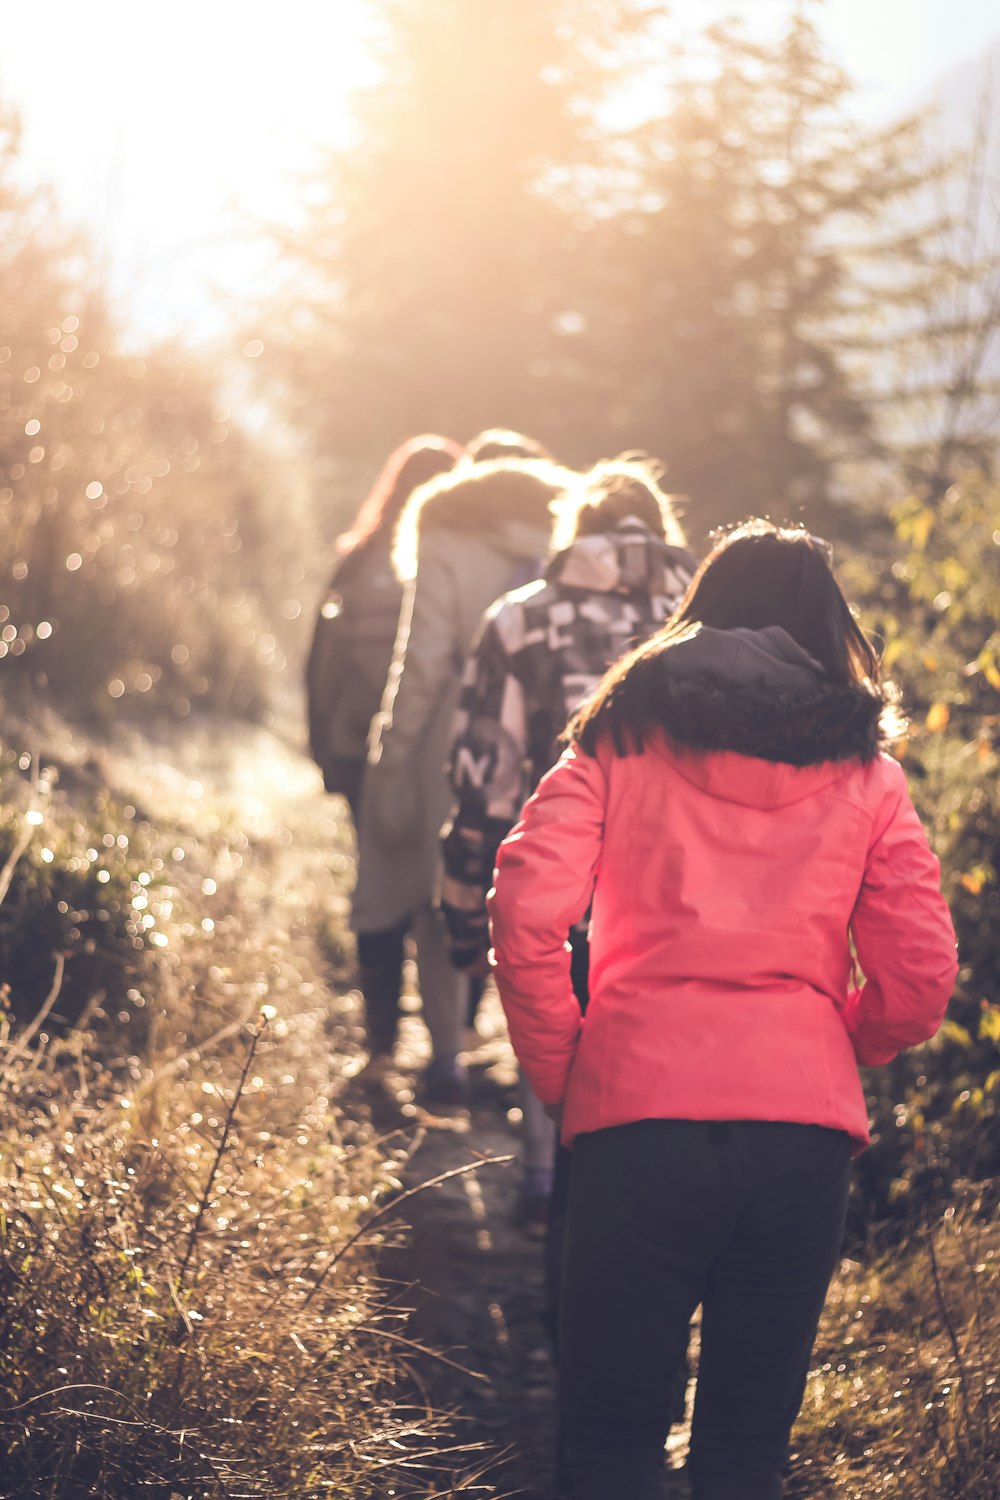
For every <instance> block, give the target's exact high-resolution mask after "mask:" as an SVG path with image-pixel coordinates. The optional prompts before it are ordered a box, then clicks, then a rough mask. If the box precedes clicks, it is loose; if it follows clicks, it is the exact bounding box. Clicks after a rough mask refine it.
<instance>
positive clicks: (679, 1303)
mask: <svg viewBox="0 0 1000 1500" xmlns="http://www.w3.org/2000/svg"><path fill="white" fill-rule="evenodd" d="M849 1176H850V1146H849V1142H848V1138H847V1136H846V1135H845V1134H843V1133H842V1132H841V1131H834V1130H825V1129H823V1128H822V1127H820V1126H817V1125H792V1124H780V1123H772V1122H769V1121H734V1122H730V1123H717V1122H711V1123H710V1122H701V1121H692V1120H640V1121H638V1122H636V1123H635V1124H631V1125H620V1126H615V1127H613V1128H611V1129H608V1130H598V1131H594V1132H592V1133H589V1134H586V1135H581V1136H578V1137H577V1140H576V1142H575V1144H574V1148H573V1178H572V1186H571V1189H570V1207H569V1226H568V1234H567V1240H566V1257H565V1281H564V1287H563V1303H562V1316H561V1321H560V1399H561V1403H562V1419H563V1424H564V1429H565V1433H566V1440H567V1446H568V1452H569V1459H570V1464H571V1467H572V1470H573V1475H574V1480H575V1494H576V1500H622V1497H625V1496H627V1497H628V1500H661V1497H662V1494H663V1488H662V1486H663V1468H662V1465H663V1446H664V1443H665V1441H666V1436H667V1432H668V1429H669V1405H670V1393H671V1388H672V1385H673V1383H674V1380H675V1375H676V1371H677V1369H678V1367H679V1365H680V1362H681V1361H682V1360H683V1358H684V1351H685V1346H686V1342H687V1336H688V1323H689V1320H690V1318H691V1314H692V1313H693V1312H694V1310H695V1308H696V1307H697V1306H698V1304H699V1303H701V1306H702V1331H701V1359H700V1363H699V1373H698V1386H697V1395H696V1398H695V1410H694V1423H693V1428H692V1437H691V1456H690V1459H689V1462H688V1472H689V1475H690V1477H691V1481H692V1486H693V1494H694V1497H695V1500H779V1497H780V1496H781V1495H782V1493H783V1486H782V1471H783V1468H784V1465H785V1462H786V1460H787V1456H788V1438H789V1433H790V1430H791V1426H792V1423H793V1422H794V1420H795V1417H796V1415H797V1413H798V1410H799V1406H800V1405H801V1401H802V1393H803V1390H804V1387H805V1379H806V1373H807V1370H808V1365H809V1356H810V1353H811V1350H812V1344H813V1339H814V1337H815V1333H816V1325H817V1322H818V1320H819V1315H820V1311H821V1309H822V1306H823V1300H824V1297H825V1295H826V1289H827V1285H828V1283H829V1280H830V1276H831V1275H832V1273H833V1270H834V1267H835V1266H836V1263H837V1258H838V1255H839V1252H840V1242H841V1236H842V1233H843V1227H844V1215H845V1212H846V1206H847V1190H848V1182H849Z"/></svg>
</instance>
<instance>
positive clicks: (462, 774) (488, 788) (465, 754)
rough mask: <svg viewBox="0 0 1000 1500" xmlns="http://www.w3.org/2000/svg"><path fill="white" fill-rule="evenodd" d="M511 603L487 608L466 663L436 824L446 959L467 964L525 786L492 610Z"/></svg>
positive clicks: (519, 722)
mask: <svg viewBox="0 0 1000 1500" xmlns="http://www.w3.org/2000/svg"><path fill="white" fill-rule="evenodd" d="M518 607H519V606H518V605H517V604H515V603H510V602H506V603H503V604H501V606H500V609H499V610H497V611H494V610H491V611H490V612H489V614H487V616H486V619H485V620H484V622H483V629H482V632H481V634H480V637H479V641H478V643H477V645H476V647H475V648H474V650H473V651H472V654H471V655H470V656H469V658H468V660H467V661H466V664H465V673H464V677H463V683H462V696H461V699H460V702H459V707H458V712H457V714H456V715H455V726H454V738H453V740H452V747H451V756H450V777H451V785H452V790H453V792H454V794H455V801H454V804H453V808H452V815H451V819H450V821H449V822H448V823H447V824H446V825H445V828H444V830H443V832H442V840H441V845H442V853H443V856H444V880H443V883H442V887H441V909H442V911H443V913H444V918H445V922H446V924H447V927H448V938H449V945H450V948H451V956H452V962H453V963H454V964H456V965H457V967H459V968H466V967H469V966H470V965H472V964H474V963H475V962H476V960H477V959H480V958H481V957H483V956H485V954H486V950H487V949H488V947H489V928H488V922H487V914H486V893H487V891H488V890H489V888H490V886H491V885H492V883H493V866H494V865H495V864H496V857H497V850H498V848H499V846H500V842H501V840H502V839H503V838H504V837H505V836H506V834H507V833H509V831H510V828H511V825H512V824H513V823H514V822H515V821H516V819H517V815H518V813H519V812H520V810H521V805H522V803H523V802H524V799H525V797H526V796H527V794H528V790H529V787H528V785H527V776H526V774H525V760H526V756H527V723H526V720H525V702H524V688H523V684H522V683H521V680H520V678H519V677H518V675H517V672H516V671H515V665H514V663H513V662H512V660H511V657H510V653H509V652H508V650H507V648H506V646H505V644H504V632H503V630H502V629H501V621H500V619H499V618H498V616H499V614H500V612H501V611H503V612H504V613H505V615H506V614H509V612H510V611H512V610H516V609H518Z"/></svg>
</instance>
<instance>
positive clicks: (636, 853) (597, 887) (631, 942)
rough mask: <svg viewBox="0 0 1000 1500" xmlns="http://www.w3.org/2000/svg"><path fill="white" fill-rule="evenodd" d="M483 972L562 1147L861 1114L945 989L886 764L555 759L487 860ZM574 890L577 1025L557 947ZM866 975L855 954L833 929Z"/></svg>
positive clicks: (936, 911) (648, 753)
mask: <svg viewBox="0 0 1000 1500" xmlns="http://www.w3.org/2000/svg"><path fill="white" fill-rule="evenodd" d="M495 880H496V886H495V890H494V892H493V893H492V895H491V903H490V904H491V916H492V932H493V943H494V962H495V968H496V976H497V981H498V984H499V988H500V994H501V998H502V1000H503V1005H504V1009H505V1011H506V1013H507V1019H508V1022H509V1026H510V1032H511V1038H512V1040H513V1044H514V1048H515V1051H516V1052H517V1055H518V1057H519V1059H520V1061H521V1064H522V1066H523V1067H524V1069H525V1071H526V1072H527V1075H528V1077H529V1079H530V1081H531V1084H532V1087H533V1088H534V1090H535V1092H536V1093H537V1094H538V1096H539V1097H540V1098H541V1099H542V1101H543V1102H545V1103H547V1104H560V1103H565V1112H564V1118H563V1139H564V1141H566V1142H567V1143H569V1142H570V1141H572V1139H573V1137H574V1136H576V1135H578V1134H579V1133H580V1132H582V1131H590V1130H599V1129H601V1128H603V1127H605V1126H609V1125H619V1124H624V1123H626V1122H628V1121H632V1120H640V1119H647V1118H651V1117H652V1118H680V1119H689V1120H705V1119H709V1120H712V1119H718V1120H737V1119H739V1120H786V1121H794V1122H801V1123H808V1124H816V1125H824V1126H828V1127H831V1128H833V1129H838V1130H844V1131H846V1132H847V1133H848V1134H849V1135H850V1136H851V1137H852V1138H853V1141H854V1142H855V1149H856V1150H861V1149H863V1147H864V1146H865V1145H867V1144H868V1140H869V1134H868V1119H867V1112H866V1109H865V1099H864V1094H863V1092H862V1088H861V1083H860V1079H859V1076H858V1064H859V1063H863V1064H871V1063H886V1062H888V1061H889V1060H890V1059H891V1058H892V1057H894V1056H895V1054H896V1053H897V1052H899V1051H900V1049H901V1048H904V1047H910V1046H913V1045H914V1044H916V1043H918V1042H922V1041H925V1040H926V1039H927V1038H928V1037H930V1036H932V1035H933V1034H934V1032H935V1031H936V1030H937V1028H938V1026H939V1025H940V1023H941V1020H942V1017H943V1015H944V1011H945V1007H946V1005H947V1003H948V999H949V997H950V995H951V991H952V987H953V985H954V982H955V976H956V970H957V965H956V959H955V935H954V931H953V928H952V924H951V918H950V916H949V913H948V908H947V906H946V905H945V902H944V900H943V899H942V896H941V894H940V885H939V869H938V863H937V860H936V859H935V857H934V855H933V854H932V853H931V850H930V848H929V847H928V844H927V839H926V837H925V835H924V832H923V829H922V827H921V825H920V822H919V821H918V818H917V815H916V813H915V811H914V809H913V806H912V803H911V802H910V798H909V794H908V792H907V787H906V780H905V777H904V775H903V772H902V770H901V769H900V767H899V766H898V765H897V764H896V762H895V761H893V760H891V759H889V758H888V757H886V756H884V755H880V756H878V757H877V758H875V759H871V760H869V761H867V763H865V762H863V761H861V760H859V759H850V760H841V761H839V762H837V761H828V762H825V763H821V764H815V765H806V766H803V767H796V766H793V765H789V764H782V763H776V762H775V761H773V760H763V759H758V758H755V757H753V756H750V755H745V754H737V753H735V752H734V751H731V750H719V751H709V752H707V753H705V752H698V751H692V750H688V749H679V748H677V747H676V746H671V745H670V744H669V743H668V741H667V739H666V737H665V735H663V734H662V733H661V732H656V733H655V735H654V736H653V738H652V739H651V740H650V742H649V743H648V744H647V747H646V749H645V751H644V753H642V754H630V755H627V756H618V755H615V754H614V753H613V751H612V749H611V746H610V745H609V744H607V743H606V742H604V743H602V744H601V746H600V747H599V749H598V753H597V755H596V758H593V757H591V756H589V755H587V754H585V753H584V752H583V751H581V750H580V749H579V748H577V747H571V748H570V749H569V750H567V751H566V753H565V754H564V755H563V757H562V759H561V760H560V761H559V763H558V764H557V765H556V766H555V767H553V769H552V770H551V771H550V772H549V773H548V775H547V776H546V777H545V778H544V779H543V780H542V781H541V783H540V784H539V788H538V791H537V792H536V794H535V796H534V797H533V798H532V799H531V801H530V802H528V803H527V805H526V807H525V808H524V811H523V814H522V818H521V821H520V822H519V823H518V824H517V826H516V827H515V828H514V829H513V830H512V832H511V834H510V835H509V837H508V838H507V839H506V840H505V842H504V844H503V845H502V847H501V850H500V855H499V859H498V865H497V871H496V876H495ZM592 897H593V914H592V920H591V929H590V941H591V960H590V992H591V999H590V1004H589V1007H588V1010H587V1014H586V1018H582V1017H581V1014H580V1009H579V1006H578V1005H577V1002H576V1000H575V998H574V995H573V991H572V988H571V986H570V979H569V955H568V951H567V947H566V943H565V937H566V933H567V931H568V930H569V928H570V926H571V924H572V923H573V922H575V921H577V920H579V918H580V917H581V916H582V915H583V913H584V912H585V911H586V908H587V906H588V903H589V902H590V901H591V898H592ZM850 936H853V938H854V943H855V947H856V950H857V958H858V961H859V964H860V967H861V969H862V970H863V972H864V975H865V976H866V979H865V981H864V982H862V983H861V984H860V988H859V987H857V982H856V981H857V980H858V978H859V976H857V975H856V973H855V969H854V966H853V963H852V955H851V949H850V943H849V937H850Z"/></svg>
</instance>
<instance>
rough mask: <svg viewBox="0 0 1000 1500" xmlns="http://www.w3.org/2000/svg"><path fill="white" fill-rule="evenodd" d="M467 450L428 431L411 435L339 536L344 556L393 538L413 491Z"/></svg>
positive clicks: (394, 455)
mask: <svg viewBox="0 0 1000 1500" xmlns="http://www.w3.org/2000/svg"><path fill="white" fill-rule="evenodd" d="M463 452H464V450H463V449H462V448H461V447H460V446H459V444H458V443H453V442H452V441H451V439H450V438H445V437H438V436H436V434H434V433H428V434H426V435H424V436H423V437H415V438H410V440H409V441H408V442H406V443H401V444H400V446H399V447H398V448H397V449H396V450H395V451H394V452H393V453H390V455H389V457H388V458H387V459H386V461H385V463H384V464H383V466H382V472H381V473H380V474H379V476H378V478H377V479H376V481H375V483H374V484H373V485H372V488H371V490H370V491H369V493H368V497H367V499H366V500H365V501H364V502H363V503H362V505H361V508H360V510H359V511H358V513H357V515H356V516H355V517H354V521H353V523H352V525H351V527H350V529H349V530H347V531H345V532H343V533H342V534H341V535H340V536H339V537H338V538H337V551H338V552H339V553H340V554H341V556H342V557H345V556H346V555H347V553H349V552H356V551H357V550H358V548H359V547H367V546H369V545H370V544H371V543H372V542H374V541H376V539H378V540H382V541H384V543H385V545H386V547H388V546H389V544H390V542H391V540H392V533H393V528H394V527H395V525H396V522H397V521H398V520H399V515H400V512H401V511H402V509H403V506H404V505H405V504H406V502H407V500H408V499H409V498H410V496H411V495H412V494H413V491H414V490H415V489H417V487H418V486H419V485H421V484H426V482H427V481H428V479H433V478H434V477H435V476H436V475H438V474H445V473H447V471H448V470H449V469H453V468H454V467H455V465H456V463H457V462H458V460H459V459H460V458H461V457H462V455H463Z"/></svg>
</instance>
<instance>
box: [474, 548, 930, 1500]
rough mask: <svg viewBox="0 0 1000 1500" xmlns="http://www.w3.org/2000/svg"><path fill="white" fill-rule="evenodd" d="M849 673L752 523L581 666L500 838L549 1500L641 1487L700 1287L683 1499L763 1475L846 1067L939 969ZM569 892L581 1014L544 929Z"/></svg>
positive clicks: (870, 672) (826, 1219)
mask: <svg viewBox="0 0 1000 1500" xmlns="http://www.w3.org/2000/svg"><path fill="white" fill-rule="evenodd" d="M877 684H878V661H877V658H876V656H875V653H874V651H873V649H872V647H871V645H870V644H869V642H868V641H867V639H866V638H865V636H864V635H863V634H862V632H861V631H860V630H859V628H858V626H857V625H856V624H855V622H854V620H853V618H852V616H851V613H850V611H849V609H848V606H847V604H846V601H845V599H844V596H843V594H842V593H841V591H840V588H839V587H838V585H837V582H836V580H835V579H834V576H833V574H832V572H831V571H830V568H829V566H828V563H827V560H826V556H825V553H824V551H823V546H822V544H819V543H818V542H817V541H816V540H815V539H814V538H812V537H809V536H808V535H807V534H806V533H805V532H802V531H791V530H776V529H775V528H774V527H772V526H770V525H769V524H767V523H765V522H753V523H750V524H749V525H747V526H744V527H741V528H740V529H739V530H737V531H735V532H733V533H731V534H730V535H729V536H728V537H726V538H725V539H724V540H723V541H722V542H720V543H719V544H718V546H717V547H716V548H715V550H714V551H713V552H712V553H711V555H710V556H709V557H708V558H707V559H706V561H705V562H704V563H703V564H702V566H701V568H700V569H699V571H698V573H697V575H696V576H695V579H694V581H693V582H692V584H691V587H690V589H689V590H688V593H687V595H686V596H685V598H684V600H683V602H682V604H681V605H680V607H679V609H678V611H677V613H676V614H675V616H674V617H673V619H672V620H671V622H670V623H669V624H668V625H667V626H666V628H665V629H664V630H663V631H661V632H659V633H658V634H657V635H655V636H653V638H652V639H651V640H650V641H648V642H647V643H646V644H645V645H643V646H641V647H639V648H638V649H637V650H635V651H634V652H632V653H631V654H630V655H628V656H627V657H625V658H624V660H623V661H622V662H621V663H620V664H619V665H618V666H616V667H613V668H612V669H611V671H610V672H609V673H608V674H607V676H606V677H605V678H604V680H603V682H602V684H601V685H600V687H599V688H598V689H597V691H596V692H595V693H594V695H593V696H592V697H591V699H590V700H589V701H588V703H587V704H586V705H585V706H584V707H583V708H582V709H581V710H580V711H579V713H578V714H577V715H576V716H575V718H574V719H573V721H572V722H571V725H570V735H571V743H570V746H569V749H568V750H567V751H566V753H565V754H564V755H563V757H562V759H561V760H560V761H559V763H558V764H557V765H556V766H555V767H554V768H553V769H552V770H551V771H550V772H549V773H548V775H547V776H546V777H545V778H544V780H543V781H542V782H541V784H540V786H539V789H538V792H537V793H536V795H535V796H534V797H533V798H532V799H531V801H530V802H529V803H528V804H527V806H526V807H525V809H524V812H523V815H522V820H521V822H520V823H519V824H518V825H517V826H516V827H515V829H514V830H513V831H512V832H511V834H510V835H509V837H508V838H507V839H506V840H505V842H504V844H503V845H502V847H501V851H500V856H499V860H498V868H497V873H496V889H495V892H494V893H493V896H492V901H491V916H492V927H493V943H494V957H495V965H496V975H497V980H498V983H499V987H500V994H501V997H502V999H503V1003H504V1008H505V1010H506V1012H507V1018H508V1021H509V1025H510V1031H511V1036H512V1039H513V1043H514V1047H515V1050H516V1052H517V1054H518V1057H519V1058H520V1061H521V1064H522V1066H523V1067H524V1069H525V1070H526V1072H527V1074H528V1077H529V1078H530V1080H531V1083H532V1085H533V1087H534V1089H535V1090H536V1092H537V1093H538V1095H539V1097H540V1098H541V1099H542V1100H543V1101H544V1102H545V1103H546V1104H548V1105H550V1106H551V1107H552V1108H553V1110H559V1111H562V1121H563V1126H562V1128H563V1139H564V1141H565V1142H566V1143H567V1144H570V1143H572V1144H573V1147H574V1152H573V1155H574V1162H573V1180H572V1188H571V1200H570V1214H569V1231H568V1243H567V1252H566V1265H565V1287H564V1294H563V1308H562V1319H561V1351H560V1352H561V1375H560V1381H561V1396H560V1400H561V1408H562V1420H563V1424H564V1430H565V1434H566V1439H567V1444H568V1449H569V1454H570V1461H571V1466H572V1469H573V1473H574V1478H575V1484H576V1491H575V1493H576V1496H577V1500H621V1497H626V1496H627V1497H628V1500H653V1497H659V1496H661V1494H662V1484H663V1471H662V1464H663V1447H664V1441H665V1437H666V1431H667V1424H668V1421H669V1393H670V1390H671V1383H672V1381H673V1379H674V1377H675V1373H676V1370H677V1367H678V1365H679V1362H680V1361H681V1359H682V1358H683V1354H684V1348H685V1341H686V1337H687V1327H688V1322H689V1319H690V1317H691V1314H692V1313H693V1312H694V1310H695V1308H696V1307H697V1306H698V1305H699V1303H700V1304H701V1307H702V1342H701V1359H700V1368H699V1377H698V1388H697V1396H696V1400H695V1411H694V1423H693V1430H692V1441H691V1456H690V1459H689V1463H688V1471H689V1475H690V1478H691V1481H692V1485H693V1494H694V1497H695V1500H776V1497H780V1496H781V1494H782V1493H783V1489H782V1471H783V1468H784V1465H785V1462H786V1459H787V1453H788V1438H789V1432H790V1429H791V1426H792V1423H793V1421H794V1419H795V1417H796V1414H797V1412H798V1410H799V1406H800V1404H801V1400H802V1392H803V1389H804V1384H805V1378H806V1372H807V1369H808V1362H809V1356H810V1352H811V1349H812V1343H813V1339H814V1336H815V1331H816V1325H817V1322H818V1319H819V1314H820V1310H821V1308H822V1305H823V1299H824V1297H825V1294H826V1288H827V1284H828V1282H829V1278H830V1276H831V1274H832V1272H833V1269H834V1267H835V1265H836V1263H837V1258H838V1254H839V1249H840V1241H841V1235H842V1231H843V1224H844V1214H845V1208H846V1202H847V1191H848V1179H849V1163H850V1157H851V1155H852V1154H856V1153H857V1152H859V1151H861V1150H862V1149H863V1148H864V1146H865V1145H866V1144H867V1141H868V1122H867V1116H866V1110H865V1099H864V1093H863V1091H862V1086H861V1082H860V1079H859V1076H858V1065H859V1064H865V1065H869V1064H877V1063H886V1062H888V1061H889V1060H890V1059H891V1058H892V1057H894V1056H895V1054H896V1053H897V1052H898V1051H899V1050H900V1049H901V1048H903V1047H910V1046H914V1045H915V1044H917V1043H919V1042H922V1041H925V1040H926V1039H927V1038H928V1037H930V1036H932V1035H933V1033H934V1032H935V1031H936V1030H937V1028H938V1026H939V1024H940V1022H941V1019H942V1016H943V1014H944V1010H945V1007H946V1005H947V1002H948V999H949V996H950V994H951V990H952V986H953V984H954V980H955V974H956V962H955V938H954V931H953V928H952V925H951V920H950V917H949V914H948V910H947V907H946V906H945V903H944V901H943V899H942V897H941V894H940V886H939V871H938V865H937V861H936V860H935V858H934V856H933V854H932V853H931V851H930V849H929V847H928V844H927V840H926V837H925V835H924V832H923V830H922V828H921V826H920V823H919V821H918V819H917V816H916V813H915V812H914V810H913V807H912V804H911V802H910V799H909V795H908V793H907V788H906V781H905V778H904V775H903V772H902V770H901V769H900V767H899V766H898V764H897V763H896V762H895V761H894V760H892V759H890V758H889V757H888V756H886V755H885V754H883V753H881V749H882V745H883V742H884V732H885V730H884V726H885V722H886V718H887V714H886V704H885V699H884V697H883V694H882V692H881V691H880V689H879V687H878V685H877ZM591 900H592V901H593V913H592V919H591V929H590V943H591V949H590V952H591V958H590V992H591V1000H590V1007H589V1009H588V1011H587V1015H586V1019H585V1020H584V1019H583V1018H582V1017H581V1014H580V1009H579V1006H578V1005H577V1003H576V1000H575V999H574V996H573V990H572V986H571V984H570V975H569V954H568V950H567V947H566V942H565V938H566V934H567V932H568V930H569V928H570V927H571V926H572V924H573V923H574V922H576V921H578V920H579V918H580V917H581V916H582V914H583V913H584V912H585V911H586V909H587V906H588V903H590V902H591ZM852 937H853V940H854V946H855V949H856V953H857V960H858V963H859V964H860V970H861V971H863V974H864V978H862V977H861V973H859V971H858V968H857V966H856V965H855V962H854V960H853V958H852V951H851V938H852Z"/></svg>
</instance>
